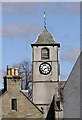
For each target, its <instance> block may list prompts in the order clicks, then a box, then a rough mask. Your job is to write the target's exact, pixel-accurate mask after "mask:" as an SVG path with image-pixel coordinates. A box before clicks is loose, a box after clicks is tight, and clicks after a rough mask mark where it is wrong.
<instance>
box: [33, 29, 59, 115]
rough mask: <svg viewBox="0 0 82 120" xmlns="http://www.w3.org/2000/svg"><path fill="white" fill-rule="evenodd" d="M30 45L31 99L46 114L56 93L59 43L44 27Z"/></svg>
mask: <svg viewBox="0 0 82 120" xmlns="http://www.w3.org/2000/svg"><path fill="white" fill-rule="evenodd" d="M31 46H32V49H33V60H32V100H33V102H34V103H35V104H36V105H37V106H38V107H39V108H40V109H43V110H44V113H45V114H47V111H48V108H49V107H50V104H51V102H52V99H53V96H54V95H55V94H57V95H58V83H59V54H58V52H59V47H60V44H59V43H57V42H56V41H55V40H54V38H53V36H52V35H51V34H50V33H49V32H48V30H47V29H46V27H45V29H44V30H43V32H42V33H41V34H39V35H38V37H37V39H36V41H35V43H33V44H31Z"/></svg>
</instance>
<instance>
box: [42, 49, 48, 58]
mask: <svg viewBox="0 0 82 120" xmlns="http://www.w3.org/2000/svg"><path fill="white" fill-rule="evenodd" d="M41 59H42V60H43V59H49V49H48V48H43V49H42V51H41Z"/></svg>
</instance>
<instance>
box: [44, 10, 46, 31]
mask: <svg viewBox="0 0 82 120" xmlns="http://www.w3.org/2000/svg"><path fill="white" fill-rule="evenodd" d="M44 27H45V29H46V15H45V11H44Z"/></svg>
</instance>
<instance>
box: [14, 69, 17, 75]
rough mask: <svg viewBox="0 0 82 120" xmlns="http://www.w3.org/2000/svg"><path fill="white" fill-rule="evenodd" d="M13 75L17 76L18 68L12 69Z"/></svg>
mask: <svg viewBox="0 0 82 120" xmlns="http://www.w3.org/2000/svg"><path fill="white" fill-rule="evenodd" d="M14 72H15V75H16V76H18V68H15V69H14Z"/></svg>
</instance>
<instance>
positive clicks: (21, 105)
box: [2, 91, 42, 118]
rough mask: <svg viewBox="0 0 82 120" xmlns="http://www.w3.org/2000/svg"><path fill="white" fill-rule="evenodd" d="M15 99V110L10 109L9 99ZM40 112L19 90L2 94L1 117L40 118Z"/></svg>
mask: <svg viewBox="0 0 82 120" xmlns="http://www.w3.org/2000/svg"><path fill="white" fill-rule="evenodd" d="M14 98H15V99H17V111H15V110H11V99H14ZM41 117H42V113H41V112H40V111H39V110H38V109H37V108H36V107H35V106H34V105H33V104H32V103H31V102H30V101H29V100H28V99H27V98H26V96H25V95H23V93H21V92H19V93H16V91H15V94H14V95H13V94H10V93H9V92H7V93H4V95H3V96H2V118H41Z"/></svg>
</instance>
